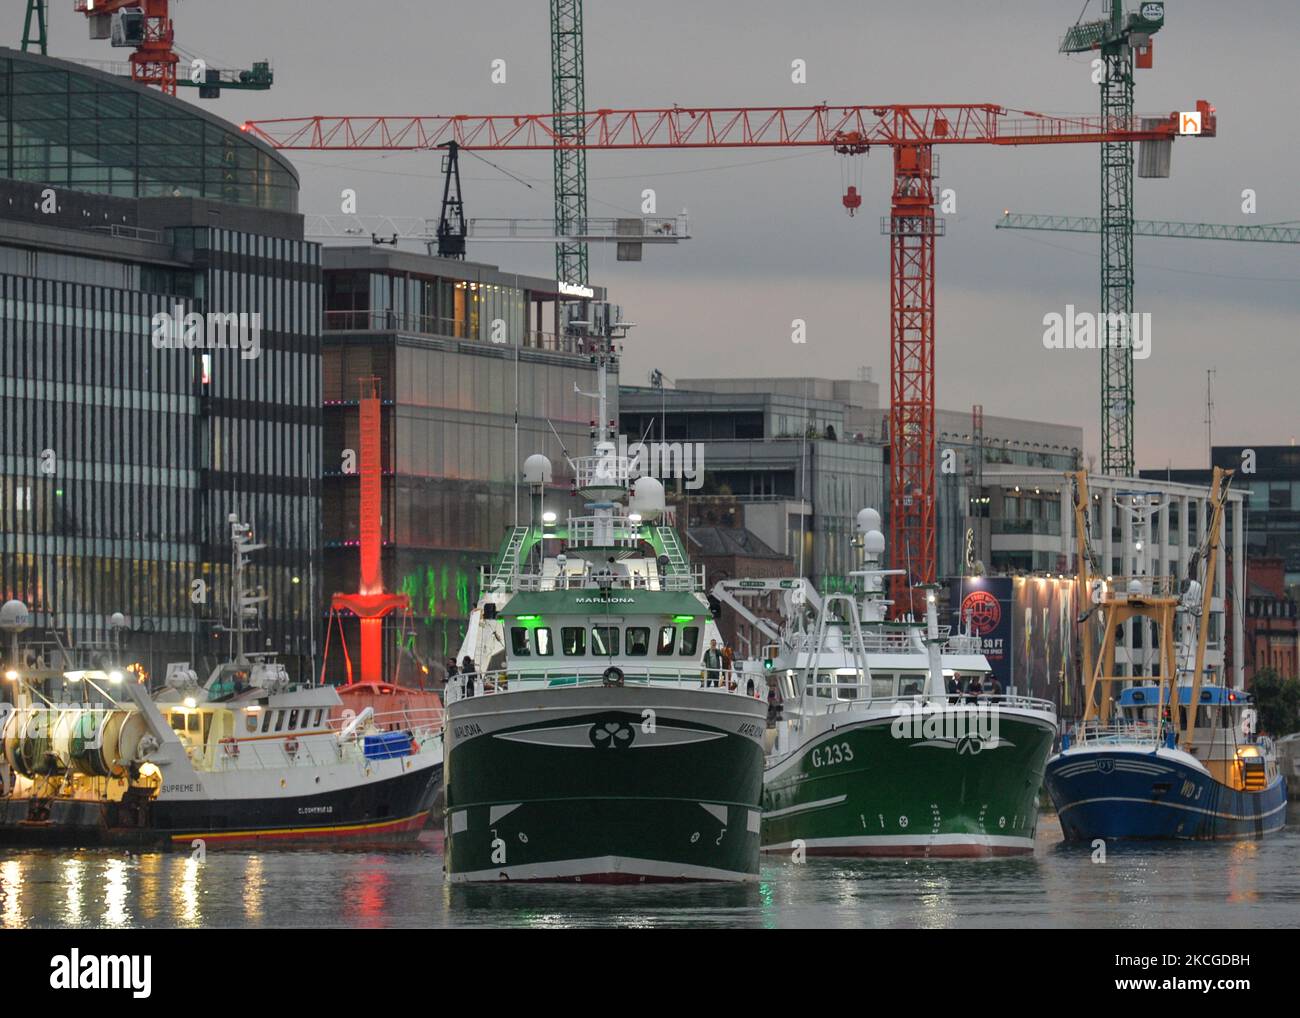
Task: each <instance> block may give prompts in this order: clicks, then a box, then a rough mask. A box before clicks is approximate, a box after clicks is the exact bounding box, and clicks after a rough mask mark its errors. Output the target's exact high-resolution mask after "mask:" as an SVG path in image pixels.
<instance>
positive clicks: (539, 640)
mask: <svg viewBox="0 0 1300 1018" xmlns="http://www.w3.org/2000/svg"><path fill="white" fill-rule="evenodd" d="M590 632H591V639H590V644H589V643H588V639H587V633H588V630H587V628H586V627H585V626H561V627H560V648H559V649H560V653H562V654H563V655H564V656H565V657H586V656H587V655H588V646H590V654H591V656H593V657H617V656H618V654H619V644H620V640H621V642H622V646H623V648H624V649H623V653H624V654H626V655H627V656H628V657H646V656H648V655H649V654H650V627H649V626H628V627H627V628H626V629H624V628H623V627H621V626H592V627H591V631H590ZM699 646H700V629H699V627H698V626H683V627H681V628H680V630H679V629H678V627H677V626H660V627H659V635H658V637H657V638H656V640H655V642H654V652H655V655H656V656H657V657H671V656H673V655H674V654H676V655H678V656H681V657H694V656H695V655H696V653H697V652H698V651H699ZM510 652H511V654H513V655H514V656H515V657H532V656H533V655H534V654H536V655H537V656H539V657H554V656H555V653H556V646H555V635H554V633H553V632H552V630H551V628H550V627H549V626H537V627H535V628H532V629H529V628H527V627H525V626H513V627H512V628H511V630H510Z"/></svg>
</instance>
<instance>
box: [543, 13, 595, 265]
mask: <svg viewBox="0 0 1300 1018" xmlns="http://www.w3.org/2000/svg"><path fill="white" fill-rule="evenodd" d="M586 92H587V89H586V85H585V83H584V81H583V55H582V0H551V112H552V114H553V115H554V118H555V123H554V130H555V140H556V144H555V149H554V157H553V161H554V171H555V229H556V232H557V233H559V234H561V235H564V234H572V233H576V232H578V231H579V230H580V229H585V227H583V226H582V225H581V224H582V223H584V222H585V221H586V219H587V151H586V149H585V148H584V147H583V146H582V145H581V139H582V137H583V135H584V133H585V131H584V128H585V122H584V115H583V114H582V113H581V112H579V111H581V110H584V109H586V107H587V96H586ZM555 278H556V279H557V280H562V281H564V282H566V283H576V284H578V285H579V286H586V285H587V282H588V279H587V245H586V244H585V243H584V242H582V241H577V240H560V241H557V242H556V244H555Z"/></svg>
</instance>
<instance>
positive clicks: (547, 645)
mask: <svg viewBox="0 0 1300 1018" xmlns="http://www.w3.org/2000/svg"><path fill="white" fill-rule="evenodd" d="M533 639H534V640H535V641H536V643H537V653H538V654H540V655H541V656H542V657H550V656H551V655H553V654H554V653H555V641H554V640H552V639H551V631H550V629H548V628H547V627H546V626H538V627H537V628H536V629H534V630H533Z"/></svg>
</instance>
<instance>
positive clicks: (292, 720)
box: [289, 709, 298, 732]
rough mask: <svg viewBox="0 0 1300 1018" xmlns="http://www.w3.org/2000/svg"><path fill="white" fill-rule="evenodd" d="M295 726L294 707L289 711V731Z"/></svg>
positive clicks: (295, 715)
mask: <svg viewBox="0 0 1300 1018" xmlns="http://www.w3.org/2000/svg"><path fill="white" fill-rule="evenodd" d="M297 727H298V711H297V710H296V709H295V710H291V711H289V731H291V732H292V731H293V730H294V729H295V728H297Z"/></svg>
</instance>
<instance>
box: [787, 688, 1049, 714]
mask: <svg viewBox="0 0 1300 1018" xmlns="http://www.w3.org/2000/svg"><path fill="white" fill-rule="evenodd" d="M854 689H855V687H853V686H847V687H846V686H839V687H836V686H833V685H816V686H814V687H812V691H811V692H810V694H809V696H808V697H807V699H808V700H809V701H810V702H811V703H812V704H814V705H816V707H817V711H816V712H817V713H826V714H837V713H843V712H845V711H852V710H879V709H881V708H885V707H893V706H895V705H897V704H901V705H903V706H904V707H906V708H908V709H914V710H918V711H919V710H921V709H922V708H924V707H927V706H933V705H937V706H940V707H942V706H951V707H977V708H980V709H983V710H989V709H991V708H994V707H996V708H998V709H999V710H1003V709H1005V710H1035V711H1047V712H1049V713H1051V714H1053V715H1055V714H1056V704H1055V703H1053V702H1052V701H1051V700H1044V699H1043V698H1042V697H1037V696H1021V695H1019V694H1005V693H996V694H992V693H940V694H936V695H934V696H926V695H925V694H923V693H917V694H912V695H891V696H863V697H853V696H848V697H846V696H844V695H843V694H844V692H845V691H846V690H848V691H853V690H854ZM823 690H824V692H823ZM833 690H834V691H837V692H839V693H840V697H839V698H835V699H832V697H831V696H830V695H829V694H830V693H831V692H832V691H833Z"/></svg>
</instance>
